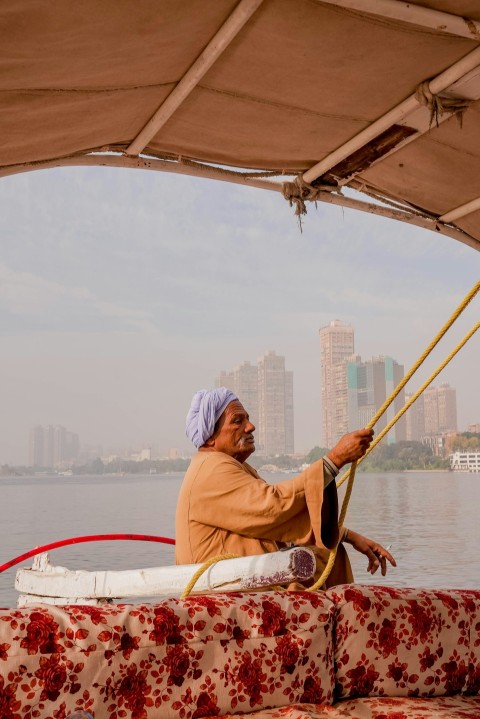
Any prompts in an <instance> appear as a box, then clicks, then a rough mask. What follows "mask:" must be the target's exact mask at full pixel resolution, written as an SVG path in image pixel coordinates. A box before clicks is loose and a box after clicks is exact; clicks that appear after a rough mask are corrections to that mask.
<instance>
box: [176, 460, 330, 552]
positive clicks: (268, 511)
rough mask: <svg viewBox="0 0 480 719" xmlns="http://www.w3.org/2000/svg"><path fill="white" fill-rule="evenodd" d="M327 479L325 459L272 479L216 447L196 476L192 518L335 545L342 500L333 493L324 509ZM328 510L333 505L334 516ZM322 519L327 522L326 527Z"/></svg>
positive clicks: (251, 533) (252, 533)
mask: <svg viewBox="0 0 480 719" xmlns="http://www.w3.org/2000/svg"><path fill="white" fill-rule="evenodd" d="M323 482H324V480H323V463H322V462H321V461H320V462H315V463H314V464H313V465H311V467H309V468H308V469H307V470H306V471H305V472H302V473H301V474H299V475H298V476H296V477H293V478H292V479H289V480H286V481H285V482H280V483H279V484H276V485H270V484H267V482H265V481H264V480H263V479H261V478H260V477H258V475H256V473H254V471H252V470H251V469H250V468H248V470H247V469H246V468H245V467H243V466H242V465H241V464H240V463H239V462H237V461H236V460H235V459H233V458H232V457H229V456H228V455H225V454H223V453H215V452H212V453H211V454H210V453H209V454H208V455H207V456H206V458H205V460H204V462H203V463H202V465H201V467H200V468H199V472H198V475H197V477H196V479H195V482H194V486H195V489H194V493H193V494H194V496H195V501H191V502H190V508H189V519H190V520H193V521H197V522H201V523H203V524H207V525H209V526H212V527H219V528H221V529H224V530H227V531H229V532H234V533H236V534H241V535H243V536H246V537H253V538H257V539H270V540H274V541H280V542H297V540H300V541H301V543H302V544H306V543H310V544H314V543H315V544H318V546H320V547H323V546H327V547H330V546H332V545H331V541H332V538H335V536H337V537H338V524H337V515H336V510H337V505H336V502H332V500H331V498H330V495H329V496H328V498H327V503H326V507H325V508H324V509H323V511H322V505H323V495H324V492H323ZM329 489H330V487H328V488H327V491H326V492H325V494H326V495H327V492H328V490H329ZM334 489H335V488H334ZM335 498H336V489H335ZM325 510H327V511H330V510H333V512H334V514H333V516H331V517H327V516H326V514H325ZM322 520H323V523H325V522H326V524H327V525H328V526H327V527H326V528H325V531H323V532H322ZM308 539H310V541H308ZM304 540H306V541H304ZM325 540H327V542H325Z"/></svg>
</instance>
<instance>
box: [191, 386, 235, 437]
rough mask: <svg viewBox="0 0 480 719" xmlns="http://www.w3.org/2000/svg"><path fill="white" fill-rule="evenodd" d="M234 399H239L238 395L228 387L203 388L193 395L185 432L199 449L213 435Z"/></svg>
mask: <svg viewBox="0 0 480 719" xmlns="http://www.w3.org/2000/svg"><path fill="white" fill-rule="evenodd" d="M234 400H238V397H237V396H236V395H235V394H233V392H232V391H231V390H229V389H227V388H226V387H219V388H218V389H212V390H208V389H201V390H199V391H198V392H196V393H195V394H194V395H193V399H192V404H191V405H190V409H189V410H188V414H187V424H186V427H185V434H186V435H187V437H188V439H191V440H192V442H193V444H194V445H195V447H196V448H197V449H198V448H199V447H201V446H202V445H203V444H205V442H206V441H207V439H209V438H210V437H211V436H212V434H213V431H214V429H215V424H216V423H217V421H218V418H219V417H220V415H221V414H222V412H223V411H224V410H225V409H226V407H227V405H229V404H230V402H233V401H234Z"/></svg>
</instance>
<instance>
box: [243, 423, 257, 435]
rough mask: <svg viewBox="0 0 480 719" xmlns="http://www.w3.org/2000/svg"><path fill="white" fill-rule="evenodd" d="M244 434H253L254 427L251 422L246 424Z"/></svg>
mask: <svg viewBox="0 0 480 719" xmlns="http://www.w3.org/2000/svg"><path fill="white" fill-rule="evenodd" d="M245 432H247V434H251V432H255V425H254V424H253V423H252V422H248V423H247V426H246V427H245Z"/></svg>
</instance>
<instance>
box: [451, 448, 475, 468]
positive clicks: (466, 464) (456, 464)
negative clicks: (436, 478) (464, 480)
mask: <svg viewBox="0 0 480 719" xmlns="http://www.w3.org/2000/svg"><path fill="white" fill-rule="evenodd" d="M450 463H451V464H450V467H451V469H453V471H454V472H478V473H480V452H462V451H460V452H454V453H453V454H452V455H450Z"/></svg>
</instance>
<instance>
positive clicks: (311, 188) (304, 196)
mask: <svg viewBox="0 0 480 719" xmlns="http://www.w3.org/2000/svg"><path fill="white" fill-rule="evenodd" d="M282 191H283V196H284V198H285V199H286V200H288V202H289V204H290V207H293V206H294V205H295V216H296V217H297V218H298V224H299V226H300V231H301V230H302V216H303V215H306V214H307V206H306V204H305V203H306V202H315V203H316V201H317V200H318V199H320V197H321V195H322V194H323V193H325V192H339V191H340V189H339V187H337V185H326V184H322V185H311V184H310V183H308V182H305V181H304V180H303V178H302V176H301V175H298V176H297V177H296V178H295V179H294V181H293V182H284V183H283V185H282Z"/></svg>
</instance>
